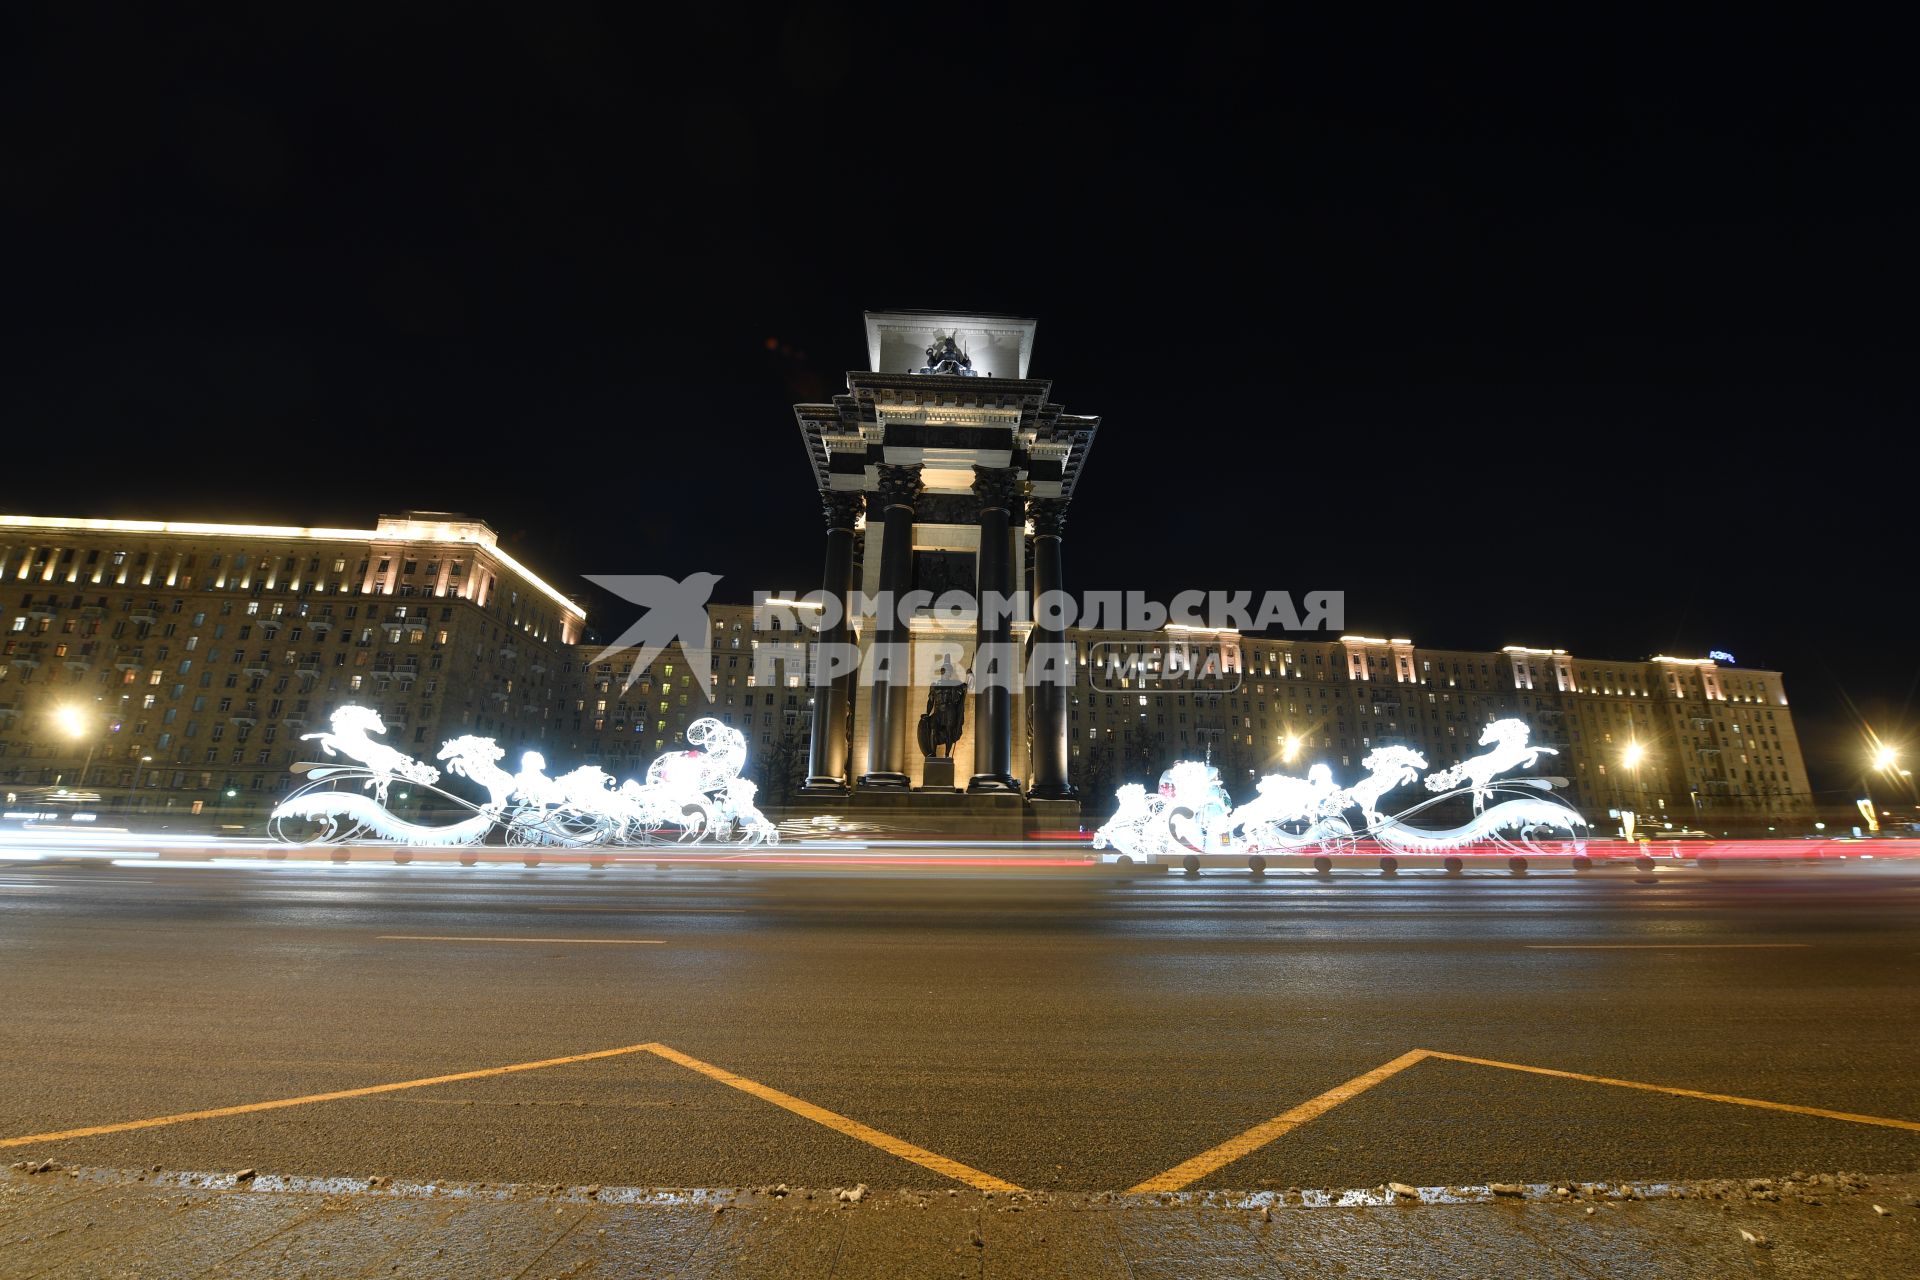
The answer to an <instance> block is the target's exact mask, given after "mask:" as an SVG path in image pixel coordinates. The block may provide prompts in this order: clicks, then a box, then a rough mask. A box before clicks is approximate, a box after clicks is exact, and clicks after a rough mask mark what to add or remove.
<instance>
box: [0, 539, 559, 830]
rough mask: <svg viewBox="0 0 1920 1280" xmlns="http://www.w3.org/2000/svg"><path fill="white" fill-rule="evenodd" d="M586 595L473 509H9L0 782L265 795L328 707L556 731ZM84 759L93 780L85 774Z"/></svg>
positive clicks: (421, 723)
mask: <svg viewBox="0 0 1920 1280" xmlns="http://www.w3.org/2000/svg"><path fill="white" fill-rule="evenodd" d="M585 618H586V615H585V611H584V610H583V609H582V608H581V607H580V606H579V605H577V604H575V603H574V602H572V601H571V600H569V599H568V598H567V597H566V596H565V595H563V594H561V593H560V592H559V591H557V590H555V589H554V588H553V587H551V586H549V585H548V584H547V583H545V582H543V581H542V580H541V579H540V578H539V577H537V576H535V575H534V574H533V573H532V572H531V571H530V570H528V569H527V568H526V567H525V566H524V565H522V564H520V563H519V562H518V561H516V560H515V559H514V558H513V557H512V556H510V555H508V554H507V552H506V551H505V550H503V549H502V548H501V547H500V545H499V543H498V540H497V538H496V537H495V534H494V532H493V530H492V529H490V528H488V527H487V526H486V525H485V524H484V523H482V522H480V521H478V520H474V519H470V518H468V517H466V516H460V515H452V514H448V513H444V512H421V511H416V512H408V513H406V514H403V515H398V516H387V517H382V518H381V519H380V521H379V522H378V524H377V525H376V526H375V527H374V528H372V529H325V528H315V529H302V528H288V527H279V526H270V525H237V524H212V523H199V522H168V521H149V520H82V519H60V518H54V517H42V516H18V515H0V650H3V652H0V786H4V787H6V788H7V789H8V790H9V791H18V790H19V789H21V788H32V787H58V786H65V787H68V788H71V789H76V790H93V791H98V792H101V793H102V794H103V795H107V796H109V798H113V797H118V799H120V800H122V801H124V800H126V799H128V798H129V797H130V796H132V795H137V796H138V797H139V804H140V807H142V808H155V807H158V808H182V807H184V808H188V809H190V810H191V811H193V812H196V813H197V812H200V807H201V806H205V805H211V804H214V803H220V804H223V805H225V806H226V807H228V808H231V809H234V810H240V809H247V808H258V807H259V806H260V805H261V803H262V802H263V801H264V800H265V799H267V798H269V797H271V796H272V795H274V794H277V793H280V792H283V791H285V790H287V789H288V788H289V787H290V786H291V785H293V783H294V782H295V781H296V779H295V777H294V775H292V774H290V773H289V772H288V765H289V764H291V763H293V762H294V761H295V760H302V759H309V760H310V759H318V758H321V757H320V756H319V755H318V754H317V749H318V744H315V743H305V744H303V743H301V742H300V741H299V739H300V738H301V736H302V735H303V734H314V733H318V732H321V731H324V730H325V729H326V728H327V722H326V717H327V714H328V712H329V711H330V710H331V709H332V708H333V707H336V706H338V705H340V704H342V703H346V702H358V703H361V704H363V705H366V706H371V707H374V708H375V709H377V710H378V711H379V712H380V714H381V716H382V717H383V719H384V721H385V723H386V726H387V733H386V735H385V737H384V739H383V740H384V741H386V742H389V743H391V744H392V745H393V746H394V747H396V748H397V749H399V750H401V751H403V752H406V753H408V754H411V755H417V756H421V757H423V758H427V759H431V757H432V755H433V752H434V751H435V750H436V749H437V748H438V745H439V743H440V741H441V740H442V737H443V736H448V737H451V736H456V735H458V734H462V733H480V734H487V735H497V736H498V737H500V738H501V739H502V740H503V741H507V742H513V743H525V744H527V745H533V744H535V743H538V742H541V741H543V740H544V738H545V736H546V734H547V731H548V728H549V723H548V718H549V716H550V715H551V714H552V709H553V702H554V689H555V687H556V682H557V681H558V680H559V678H560V674H561V671H560V669H561V667H562V665H563V664H564V662H565V661H566V658H567V655H568V654H569V653H570V649H569V646H571V645H572V644H573V643H574V642H575V641H576V640H578V639H579V638H580V636H581V633H582V631H583V630H584V623H585ZM83 772H84V776H83Z"/></svg>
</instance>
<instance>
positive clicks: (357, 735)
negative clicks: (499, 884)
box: [268, 706, 780, 848]
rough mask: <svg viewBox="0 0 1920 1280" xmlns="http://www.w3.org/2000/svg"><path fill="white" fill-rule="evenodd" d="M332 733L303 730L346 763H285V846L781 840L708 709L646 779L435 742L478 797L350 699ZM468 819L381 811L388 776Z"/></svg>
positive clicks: (733, 733) (741, 744)
mask: <svg viewBox="0 0 1920 1280" xmlns="http://www.w3.org/2000/svg"><path fill="white" fill-rule="evenodd" d="M330 721H331V724H332V731H331V732H329V733H324V734H308V735H306V736H307V737H308V738H312V739H318V740H319V741H320V745H321V749H322V750H324V751H325V752H326V753H327V754H328V755H332V756H344V757H346V758H347V759H349V760H351V761H353V762H354V763H351V764H338V765H336V764H327V763H302V764H296V765H294V766H293V770H294V772H295V773H297V774H300V775H302V776H303V777H304V778H305V779H306V784H305V785H304V786H302V787H301V788H300V789H299V790H297V791H295V792H294V793H293V794H292V795H290V796H288V797H287V798H286V799H285V800H283V801H281V802H280V803H279V804H278V805H277V806H275V808H274V810H273V813H272V814H271V815H270V816H269V818H268V830H269V831H270V832H271V833H272V834H273V836H274V838H275V839H277V840H281V841H284V842H286V843H288V844H344V843H347V842H349V841H354V840H388V841H393V842H395V843H398V844H409V845H426V846H463V845H477V844H484V843H486V842H487V841H488V839H489V838H490V837H491V836H493V834H494V833H495V832H496V831H498V832H499V834H500V838H501V839H503V840H504V841H505V842H506V843H507V844H512V845H535V846H537V845H550V846H559V847H564V848H585V847H593V846H607V845H615V846H639V845H652V844H681V843H701V842H714V843H727V844H734V845H758V844H778V843H779V839H780V837H779V833H778V831H777V830H776V829H775V828H774V826H773V824H772V823H771V822H769V821H768V820H767V818H766V815H764V814H762V813H761V812H760V810H759V808H758V807H756V806H755V804H754V792H755V788H754V784H753V783H752V782H751V781H749V780H747V779H745V778H742V777H741V776H740V770H741V767H742V766H743V765H744V764H745V763H746V754H747V744H746V739H745V738H744V737H743V736H742V735H741V734H740V732H739V731H738V730H736V729H734V728H732V727H731V726H729V725H726V724H722V723H721V722H720V721H718V720H715V719H713V718H712V717H706V718H703V719H700V720H696V721H694V722H693V724H691V725H689V726H688V728H687V741H688V742H689V743H691V744H692V745H693V746H694V747H695V750H692V751H675V752H669V753H668V754H666V755H663V756H661V757H659V758H658V759H656V760H655V761H654V762H653V764H652V765H651V766H650V767H649V768H648V770H647V776H646V780H645V781H644V782H636V781H634V780H632V779H628V780H627V781H625V782H620V783H618V784H616V783H615V781H614V779H613V778H612V776H611V775H609V774H608V773H606V771H604V770H602V769H601V768H599V767H598V766H597V765H586V766H583V767H581V768H578V769H575V770H573V771H572V772H570V773H566V774H562V775H561V776H559V777H557V778H556V777H549V776H548V775H547V772H546V760H545V759H544V758H543V757H542V756H541V755H540V753H539V752H536V751H529V752H527V753H526V755H524V756H523V757H522V758H521V767H520V771H519V772H518V773H509V772H508V771H507V770H505V769H503V768H501V766H500V760H501V759H502V758H503V757H504V756H505V754H506V753H505V752H504V751H503V750H501V748H500V746H499V745H498V744H497V743H496V742H494V740H493V739H491V738H480V737H474V736H472V735H467V736H464V737H459V738H454V739H451V740H449V741H447V742H446V743H444V744H442V746H441V748H440V752H439V756H438V758H439V759H440V760H441V761H443V762H444V763H445V765H446V769H447V772H448V773H452V774H457V775H459V776H461V777H463V778H466V779H467V780H469V781H470V782H473V783H475V784H476V785H478V786H479V787H480V788H481V789H482V790H484V791H485V792H486V793H487V798H486V799H485V800H484V801H480V802H475V801H473V800H470V799H468V798H466V797H464V796H461V795H457V794H455V793H454V792H452V791H449V790H447V789H446V788H444V787H442V786H440V785H438V784H439V783H440V780H441V775H440V771H439V770H438V769H436V768H434V767H433V766H432V765H428V764H423V763H421V762H420V761H417V760H412V759H409V758H408V757H407V756H405V755H402V754H401V753H400V752H398V751H396V750H394V749H393V748H392V747H389V746H387V745H386V744H385V743H380V742H375V741H373V740H372V739H371V738H370V737H369V736H368V735H369V734H383V733H385V732H386V725H385V724H383V723H382V722H381V720H380V716H379V714H378V713H377V712H374V711H372V710H370V709H369V708H366V707H357V706H348V707H341V708H339V709H338V710H336V711H335V712H334V713H333V715H332V716H331V717H330ZM400 783H404V784H406V785H408V786H410V787H411V788H412V789H413V790H414V791H416V792H418V793H420V794H422V795H423V796H426V797H431V798H432V799H433V800H437V801H439V802H441V803H442V804H444V805H445V806H447V807H448V808H451V809H452V810H454V811H456V812H458V811H465V813H466V815H467V816H465V817H462V818H459V819H458V820H456V821H454V822H451V823H444V824H426V823H419V822H410V821H408V820H406V819H404V818H401V817H399V816H398V815H396V814H394V813H393V812H392V811H390V810H389V809H388V808H387V804H386V802H387V798H388V795H389V792H390V790H391V788H392V787H393V786H394V785H395V784H400Z"/></svg>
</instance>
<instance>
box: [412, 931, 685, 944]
mask: <svg viewBox="0 0 1920 1280" xmlns="http://www.w3.org/2000/svg"><path fill="white" fill-rule="evenodd" d="M375 941H378V942H568V943H578V944H579V945H581V946H593V947H664V946H666V945H667V943H666V940H665V939H664V938H462V937H450V936H448V935H445V934H439V933H383V934H380V935H378V937H377V938H376V939H375Z"/></svg>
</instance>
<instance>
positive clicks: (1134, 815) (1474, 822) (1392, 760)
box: [1093, 720, 1587, 862]
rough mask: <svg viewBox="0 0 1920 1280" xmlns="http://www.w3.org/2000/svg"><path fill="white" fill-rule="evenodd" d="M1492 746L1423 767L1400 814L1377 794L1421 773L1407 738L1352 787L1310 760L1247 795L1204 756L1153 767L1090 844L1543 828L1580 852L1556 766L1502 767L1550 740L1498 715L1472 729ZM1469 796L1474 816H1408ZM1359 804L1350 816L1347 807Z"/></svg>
mask: <svg viewBox="0 0 1920 1280" xmlns="http://www.w3.org/2000/svg"><path fill="white" fill-rule="evenodd" d="M1480 745H1481V746H1483V747H1485V746H1490V747H1492V748H1493V750H1491V751H1489V752H1487V753H1486V754H1485V755H1480V756H1475V757H1473V758H1471V759H1468V760H1463V761H1461V762H1460V763H1459V764H1456V765H1454V766H1452V767H1451V768H1448V769H1443V770H1441V771H1439V772H1438V773H1434V774H1431V775H1429V776H1428V777H1427V778H1426V779H1425V786H1426V789H1427V790H1429V791H1432V792H1437V793H1438V794H1436V795H1434V796H1432V797H1430V798H1428V799H1426V800H1423V801H1421V802H1420V803H1418V804H1416V805H1413V806H1412V807H1411V808H1408V809H1406V810H1404V811H1403V812H1401V813H1398V814H1392V815H1388V814H1385V813H1382V812H1381V809H1380V806H1381V802H1382V801H1383V800H1384V799H1385V798H1386V796H1387V795H1388V794H1389V793H1390V792H1393V791H1396V790H1398V789H1399V788H1401V787H1406V786H1410V785H1411V784H1412V783H1414V782H1416V781H1420V780H1421V779H1420V775H1421V773H1422V771H1423V770H1425V769H1426V768H1427V767H1428V766H1427V761H1426V758H1425V757H1424V756H1422V755H1421V754H1420V753H1419V752H1417V751H1415V750H1413V749H1412V748H1410V747H1401V746H1385V747H1379V748H1377V749H1375V750H1374V751H1373V752H1372V753H1371V754H1370V755H1368V756H1367V757H1366V758H1365V759H1363V760H1361V762H1360V764H1361V767H1362V768H1364V769H1365V770H1366V771H1367V774H1366V776H1365V777H1364V778H1362V779H1360V780H1359V781H1358V782H1356V783H1354V784H1353V785H1352V786H1350V787H1341V786H1338V785H1337V784H1336V783H1335V782H1334V778H1333V770H1332V769H1330V768H1329V767H1328V766H1326V765H1324V764H1316V765H1313V766H1311V767H1310V768H1309V769H1308V770H1307V776H1306V777H1304V778H1295V777H1290V776H1288V775H1286V774H1280V773H1276V774H1269V775H1268V776H1266V777H1264V778H1262V779H1260V781H1259V783H1258V784H1257V785H1256V788H1255V790H1256V792H1257V793H1258V794H1257V795H1256V796H1255V798H1254V799H1252V800H1250V801H1248V802H1247V803H1245V804H1243V805H1240V806H1239V807H1237V808H1236V807H1233V806H1232V804H1231V803H1230V801H1229V799H1228V796H1227V791H1226V788H1225V786H1224V785H1222V783H1221V781H1220V771H1219V770H1218V769H1216V768H1214V767H1213V766H1211V765H1207V764H1201V763H1198V762H1196V761H1192V760H1183V761H1181V762H1180V763H1179V764H1176V765H1174V766H1173V767H1172V768H1171V769H1169V770H1167V771H1166V772H1165V773H1163V774H1161V775H1160V786H1159V790H1158V792H1157V793H1155V794H1149V793H1148V791H1147V789H1146V788H1145V787H1144V786H1142V785H1140V784H1139V783H1129V784H1127V785H1126V786H1123V787H1121V788H1120V790H1119V791H1118V792H1117V793H1116V795H1117V798H1118V800H1119V807H1118V808H1117V809H1116V810H1115V812H1114V815H1113V817H1112V818H1111V819H1110V820H1109V821H1108V822H1107V823H1106V825H1105V826H1103V827H1101V828H1100V829H1099V830H1098V831H1096V832H1095V833H1094V837H1093V847H1094V848H1096V849H1103V850H1110V851H1112V852H1111V855H1110V856H1109V858H1108V860H1109V861H1118V860H1128V861H1134V862H1158V861H1161V860H1163V859H1182V858H1185V857H1187V856H1188V855H1190V854H1200V853H1227V854H1239V855H1253V854H1264V853H1282V854H1286V853H1295V854H1297V853H1327V854H1333V853H1341V852H1346V851H1349V850H1351V849H1353V847H1354V846H1355V845H1357V844H1358V843H1359V842H1360V841H1362V840H1370V841H1374V842H1376V843H1377V844H1379V845H1380V846H1381V847H1382V848H1383V849H1385V850H1386V851H1387V852H1390V853H1416V854H1417V853H1441V852H1445V851H1448V850H1453V849H1462V848H1466V847H1468V846H1470V845H1475V844H1492V845H1495V846H1498V847H1499V848H1501V849H1504V850H1507V851H1508V852H1510V853H1516V854H1529V853H1530V854H1549V853H1553V852H1556V850H1554V849H1550V848H1547V847H1544V846H1543V845H1542V844H1541V843H1540V840H1541V839H1542V838H1543V837H1544V836H1546V835H1547V834H1548V833H1562V834H1560V835H1558V836H1555V837H1554V839H1555V840H1556V842H1557V843H1559V844H1561V845H1562V846H1570V847H1564V848H1563V849H1562V850H1560V851H1562V852H1569V853H1579V852H1581V851H1582V850H1583V849H1584V848H1585V847H1586V839H1585V836H1586V830H1587V820H1586V819H1585V818H1584V817H1582V816H1581V814H1580V812H1579V811H1578V810H1576V809H1575V808H1574V807H1573V806H1572V805H1570V804H1568V803H1567V802H1566V801H1565V800H1563V799H1561V798H1560V797H1558V796H1555V795H1553V794H1552V792H1553V790H1554V789H1555V788H1556V787H1564V786H1566V785H1567V782H1566V779H1564V778H1505V779H1502V778H1499V776H1498V775H1500V774H1502V773H1505V772H1507V771H1508V770H1510V769H1514V768H1518V767H1522V766H1527V765H1532V764H1533V763H1534V762H1535V761H1537V760H1538V759H1539V758H1540V756H1542V755H1553V754H1556V753H1555V752H1554V750H1553V748H1551V747H1530V746H1528V745H1527V725H1526V722H1525V721H1523V720H1496V721H1494V722H1493V723H1492V724H1489V725H1488V726H1487V728H1486V731H1485V732H1484V733H1482V734H1481V736H1480ZM1458 797H1467V798H1470V799H1471V800H1472V816H1471V817H1470V818H1469V819H1468V820H1467V821H1466V822H1465V823H1463V824H1461V825H1459V826H1454V827H1447V828H1444V829H1431V828H1426V827H1422V826H1418V825H1416V824H1415V823H1413V822H1412V821H1410V819H1414V818H1417V817H1419V816H1420V815H1421V814H1423V813H1425V812H1427V811H1428V810H1430V809H1433V808H1435V807H1436V806H1438V805H1441V804H1444V803H1446V802H1447V801H1449V800H1452V799H1455V798H1458ZM1350 814H1357V815H1358V816H1357V820H1355V819H1354V818H1350V817H1349V815H1350Z"/></svg>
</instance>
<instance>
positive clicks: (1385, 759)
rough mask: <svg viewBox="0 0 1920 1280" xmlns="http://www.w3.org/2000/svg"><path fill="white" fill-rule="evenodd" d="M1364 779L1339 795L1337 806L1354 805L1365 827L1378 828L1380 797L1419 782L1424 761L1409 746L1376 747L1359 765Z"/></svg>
mask: <svg viewBox="0 0 1920 1280" xmlns="http://www.w3.org/2000/svg"><path fill="white" fill-rule="evenodd" d="M1360 767H1361V768H1363V769H1365V770H1366V771H1367V776H1366V777H1364V778H1362V779H1360V781H1358V782H1356V783H1354V784H1353V785H1352V786H1350V787H1348V788H1347V789H1346V790H1344V791H1342V792H1341V793H1340V800H1341V807H1342V808H1345V807H1346V806H1347V805H1354V806H1356V807H1357V808H1358V809H1359V810H1360V812H1361V814H1362V816H1364V817H1365V818H1366V820H1367V826H1369V827H1376V826H1379V825H1380V822H1381V817H1380V798H1381V797H1382V796H1384V795H1386V794H1387V792H1389V791H1392V790H1394V789H1395V788H1396V787H1403V786H1405V785H1406V784H1407V783H1409V782H1418V781H1419V780H1420V771H1421V770H1422V769H1424V768H1426V767H1427V759H1426V757H1425V756H1423V755H1421V754H1420V753H1419V752H1418V751H1415V750H1413V749H1412V748H1411V747H1397V746H1396V747H1378V748H1375V750H1374V751H1373V752H1372V753H1371V754H1369V755H1368V756H1367V757H1366V759H1364V760H1362V761H1361V762H1360Z"/></svg>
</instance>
